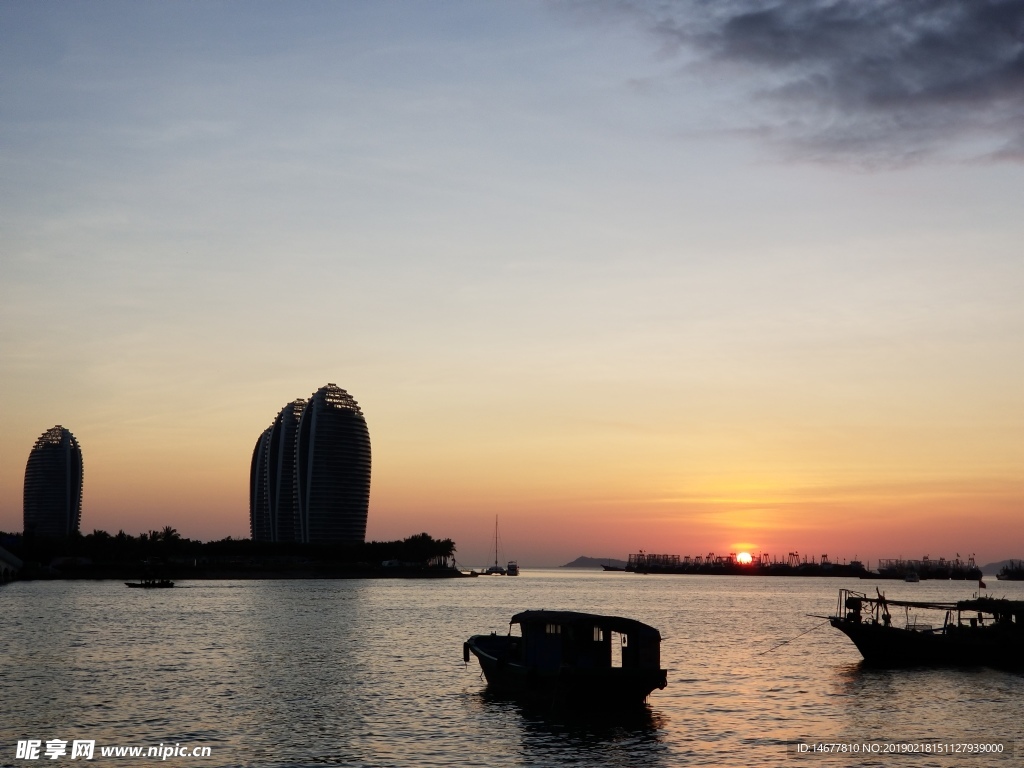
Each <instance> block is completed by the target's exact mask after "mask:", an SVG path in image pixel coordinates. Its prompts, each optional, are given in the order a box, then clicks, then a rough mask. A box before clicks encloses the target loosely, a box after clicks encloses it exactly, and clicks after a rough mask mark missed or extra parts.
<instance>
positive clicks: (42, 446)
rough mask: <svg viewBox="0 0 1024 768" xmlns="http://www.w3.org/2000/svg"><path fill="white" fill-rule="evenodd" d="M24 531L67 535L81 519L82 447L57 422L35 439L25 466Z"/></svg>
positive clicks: (36, 533)
mask: <svg viewBox="0 0 1024 768" xmlns="http://www.w3.org/2000/svg"><path fill="white" fill-rule="evenodd" d="M24 493H25V495H24V506H23V510H24V515H25V533H26V534H27V535H29V536H37V537H40V538H66V537H68V536H70V535H71V534H72V532H74V533H77V532H78V529H79V525H80V524H81V522H82V450H81V448H80V447H79V445H78V441H77V440H76V439H75V436H74V435H72V434H71V432H69V431H68V430H66V429H64V428H63V427H62V426H60V425H59V424H58V425H57V426H55V427H52V428H50V429H48V430H46V431H45V432H43V434H42V435H40V436H39V439H38V440H36V443H35V445H34V446H32V451H31V453H29V455H28V463H27V464H26V465H25V492H24Z"/></svg>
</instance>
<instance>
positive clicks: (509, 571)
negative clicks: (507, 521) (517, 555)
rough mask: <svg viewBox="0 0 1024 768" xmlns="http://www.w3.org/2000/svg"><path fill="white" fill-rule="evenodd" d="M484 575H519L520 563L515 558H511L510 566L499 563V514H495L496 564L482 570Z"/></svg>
mask: <svg viewBox="0 0 1024 768" xmlns="http://www.w3.org/2000/svg"><path fill="white" fill-rule="evenodd" d="M481 573H482V574H483V575H484V576H506V575H507V576H518V575H519V563H517V562H516V561H515V560H509V562H508V567H507V568H502V567H501V566H500V565H498V516H497V515H495V516H494V565H492V566H489V567H488V568H487V570H485V571H481Z"/></svg>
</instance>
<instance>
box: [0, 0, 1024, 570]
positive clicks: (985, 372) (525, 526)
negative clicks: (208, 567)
mask: <svg viewBox="0 0 1024 768" xmlns="http://www.w3.org/2000/svg"><path fill="white" fill-rule="evenodd" d="M1022 199H1024V3H1021V2H976V3H960V2H949V1H948V0H937V1H936V2H928V3H925V2H916V1H914V0H908V2H901V3H890V2H875V1H873V0H857V1H856V2H854V1H853V0H834V1H832V2H820V1H817V0H809V1H808V2H799V3H797V2H793V3H787V2H768V3H764V2H754V1H753V0H750V1H747V0H716V1H715V2H705V1H704V0H692V1H691V2H673V1H672V0H664V1H662V2H657V3H648V2H629V1H628V0H620V1H619V2H592V3H577V2H550V3H548V2H495V3H477V2H457V1H453V2H448V1H446V2H444V3H414V2H394V3H376V2H345V3H333V2H304V1H301V0H300V1H299V2H295V3H287V4H282V3H269V2H259V1H256V2H246V3H236V2H208V3H159V2H141V3H139V2H104V1H103V0H98V1H97V2H90V3H45V2H43V3H40V2H28V1H26V0H11V1H9V2H5V3H2V4H0V419H2V421H0V530H7V531H20V530H21V528H22V485H23V480H24V469H25V461H26V460H27V457H28V453H29V451H30V449H31V447H32V444H33V443H34V441H35V439H36V438H37V437H38V436H39V435H40V434H42V433H43V432H44V431H45V430H46V429H48V428H49V427H51V426H53V425H55V424H61V425H63V426H64V427H66V428H68V429H70V430H71V431H72V432H73V433H74V435H75V436H76V437H77V439H78V441H79V443H80V444H81V447H82V452H83V459H84V466H85V474H84V494H83V504H82V523H81V528H82V531H83V532H90V531H92V530H94V529H103V530H108V531H111V532H114V531H117V530H119V529H124V530H125V531H127V532H129V533H133V534H135V533H138V532H141V531H147V530H150V529H155V528H162V527H163V526H165V525H172V526H174V527H175V528H177V529H178V531H179V532H180V533H181V534H182V535H183V536H187V537H189V538H194V539H202V540H210V539H219V538H223V537H226V536H229V535H230V536H234V537H246V536H248V533H249V523H248V476H249V464H250V460H251V456H252V450H253V447H254V445H255V443H256V439H257V438H258V437H259V435H260V433H261V432H262V431H263V430H264V429H265V428H266V427H267V426H268V425H269V424H270V423H271V421H272V420H273V418H274V416H275V415H276V414H277V412H278V411H279V410H280V409H281V408H282V407H283V406H284V405H285V404H287V403H289V402H290V401H292V400H294V399H296V398H300V397H309V395H310V394H312V393H313V392H314V391H315V390H316V389H318V388H319V387H321V386H323V385H324V384H326V383H328V382H334V383H337V384H338V385H339V386H341V387H342V388H344V389H346V390H348V391H349V392H350V393H351V394H352V395H353V396H354V397H355V398H356V400H358V401H359V403H360V405H361V407H362V409H363V412H364V414H365V416H366V420H367V424H368V427H369V431H370V437H371V441H372V450H373V478H372V488H371V501H370V511H369V521H368V528H367V537H368V538H370V539H375V540H390V539H395V538H403V537H405V536H408V535H411V534H414V533H418V532H420V531H426V532H428V533H430V534H431V535H433V536H435V537H438V538H451V539H453V540H454V541H455V543H456V546H457V552H456V557H457V559H458V560H459V561H460V563H463V564H466V565H479V564H486V563H487V562H488V561H490V560H492V559H493V545H494V524H495V519H496V518H497V519H498V521H499V524H500V529H501V542H502V552H501V553H500V556H501V557H502V559H506V558H507V559H511V558H517V559H518V560H519V561H520V563H521V564H524V565H527V566H541V565H558V564H561V563H564V562H567V561H569V560H572V559H574V558H575V557H577V556H579V555H588V556H593V557H616V558H623V559H624V558H625V557H626V556H627V555H628V554H629V553H633V552H639V551H641V550H643V551H646V552H659V553H667V554H679V555H697V554H701V555H706V554H707V553H709V552H715V553H716V554H726V553H729V552H737V551H744V550H746V551H750V552H754V553H758V552H760V553H768V554H769V555H771V556H778V557H780V558H785V557H786V555H787V553H789V552H794V551H796V552H799V553H800V554H801V556H809V557H813V558H819V557H820V556H821V555H822V554H828V556H829V557H830V559H832V560H833V561H837V562H841V561H843V560H846V559H853V558H859V559H861V560H865V561H868V562H869V563H871V562H872V561H875V560H877V558H885V557H906V558H919V557H922V556H924V555H929V556H931V557H932V558H937V557H940V556H942V557H949V558H951V557H954V556H955V555H957V554H959V555H961V556H963V557H967V556H968V555H970V554H974V555H975V556H976V558H977V560H978V562H979V563H984V562H988V561H991V560H997V559H1003V558H1009V557H1024V476H1022V469H1024V302H1022V301H1021V296H1022V295H1024V257H1022V253H1021V243H1022V241H1024V237H1022V236H1024V216H1022V215H1021V212H1020V204H1021V201H1022Z"/></svg>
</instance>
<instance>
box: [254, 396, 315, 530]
mask: <svg viewBox="0 0 1024 768" xmlns="http://www.w3.org/2000/svg"><path fill="white" fill-rule="evenodd" d="M305 407H306V401H305V400H295V401H293V402H291V403H289V404H288V405H286V406H285V407H284V408H282V409H281V412H280V413H278V414H277V418H276V419H274V423H273V424H271V425H270V426H269V427H267V428H266V429H265V430H264V431H263V434H262V435H260V439H259V440H258V441H257V442H256V447H255V449H254V450H253V455H252V468H251V470H250V473H249V477H250V482H251V484H252V488H251V489H250V493H249V500H250V501H249V506H250V510H249V519H250V529H251V531H252V538H253V541H298V540H299V505H298V498H297V497H296V488H295V435H296V432H297V430H298V426H299V419H300V418H301V416H302V411H303V409H304V408H305Z"/></svg>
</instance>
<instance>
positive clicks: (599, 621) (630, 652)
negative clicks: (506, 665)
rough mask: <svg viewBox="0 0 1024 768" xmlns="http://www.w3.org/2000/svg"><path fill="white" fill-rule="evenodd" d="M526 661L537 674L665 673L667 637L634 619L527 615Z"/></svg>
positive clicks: (522, 619) (519, 620)
mask: <svg viewBox="0 0 1024 768" xmlns="http://www.w3.org/2000/svg"><path fill="white" fill-rule="evenodd" d="M514 624H518V625H519V627H520V630H521V632H522V640H521V649H520V658H521V659H522V663H524V664H525V665H526V666H528V667H531V668H534V669H539V670H543V669H549V670H557V669H559V668H561V667H563V666H570V667H574V668H576V669H610V668H614V667H621V668H623V669H659V668H660V667H661V635H660V634H659V633H658V630H656V629H655V628H654V627H651V626H648V625H647V624H643V623H642V622H639V621H636V620H634V619H625V618H621V617H618V616H602V615H598V614H592V613H578V612H576V611H523V612H522V613H517V614H516V615H515V616H513V617H512V620H511V621H510V622H509V629H510V630H511V626H512V625H514Z"/></svg>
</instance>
